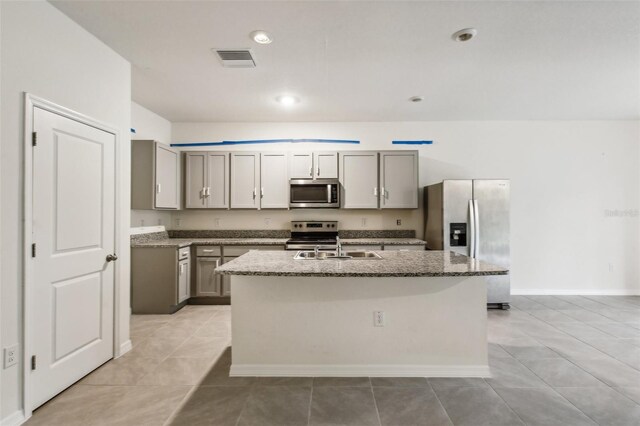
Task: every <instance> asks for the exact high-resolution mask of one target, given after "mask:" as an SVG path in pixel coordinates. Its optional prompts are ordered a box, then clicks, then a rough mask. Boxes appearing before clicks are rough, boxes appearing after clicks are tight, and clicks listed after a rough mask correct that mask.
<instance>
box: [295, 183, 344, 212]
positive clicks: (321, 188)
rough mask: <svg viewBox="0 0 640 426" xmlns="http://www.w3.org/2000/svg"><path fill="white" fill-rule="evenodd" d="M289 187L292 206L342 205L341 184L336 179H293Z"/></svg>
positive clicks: (330, 206)
mask: <svg viewBox="0 0 640 426" xmlns="http://www.w3.org/2000/svg"><path fill="white" fill-rule="evenodd" d="M289 188H290V198H289V199H290V202H289V207H291V208H338V207H340V185H339V184H338V181H337V180H335V179H317V180H304V179H292V180H291V181H290V183H289Z"/></svg>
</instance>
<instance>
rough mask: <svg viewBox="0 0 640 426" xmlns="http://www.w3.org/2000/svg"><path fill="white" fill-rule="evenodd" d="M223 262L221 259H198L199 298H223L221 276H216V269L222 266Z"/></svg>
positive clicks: (197, 290)
mask: <svg viewBox="0 0 640 426" xmlns="http://www.w3.org/2000/svg"><path fill="white" fill-rule="evenodd" d="M221 260H222V259H221V258H219V257H198V259H197V260H196V268H197V271H196V295H197V296H209V297H220V296H222V286H221V279H220V275H218V274H216V268H217V267H218V266H220V262H221Z"/></svg>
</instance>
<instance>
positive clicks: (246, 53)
mask: <svg viewBox="0 0 640 426" xmlns="http://www.w3.org/2000/svg"><path fill="white" fill-rule="evenodd" d="M213 51H215V52H216V54H217V55H218V58H219V59H220V62H221V63H222V66H223V67H226V68H255V67H256V61H255V58H254V57H253V55H252V53H251V50H250V49H213Z"/></svg>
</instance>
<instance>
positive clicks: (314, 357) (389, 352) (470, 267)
mask: <svg viewBox="0 0 640 426" xmlns="http://www.w3.org/2000/svg"><path fill="white" fill-rule="evenodd" d="M376 253H377V254H378V255H379V256H380V257H381V259H349V260H338V259H330V260H294V259H293V257H294V254H295V253H293V252H265V251H252V252H249V253H247V254H245V255H243V256H241V257H239V258H237V259H235V260H233V261H231V262H229V263H227V264H225V265H222V266H221V267H219V268H218V269H217V272H218V273H220V274H226V275H231V282H232V286H231V287H232V293H231V298H232V336H233V337H232V339H233V350H232V365H231V370H230V374H231V375H232V376H420V377H488V376H489V367H488V355H487V323H486V321H487V312H486V303H487V300H486V291H487V290H486V283H485V281H484V277H485V276H489V275H504V274H507V273H508V271H507V270H505V269H503V268H500V267H497V266H493V265H489V264H486V263H483V262H479V261H477V260H475V259H471V258H469V257H467V256H464V255H459V254H456V253H453V252H444V251H394V252H389V251H379V252H376Z"/></svg>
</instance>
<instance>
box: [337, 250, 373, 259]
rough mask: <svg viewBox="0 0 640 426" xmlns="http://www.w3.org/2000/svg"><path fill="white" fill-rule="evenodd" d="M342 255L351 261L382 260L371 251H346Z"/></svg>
mask: <svg viewBox="0 0 640 426" xmlns="http://www.w3.org/2000/svg"><path fill="white" fill-rule="evenodd" d="M344 254H345V256H349V257H351V258H352V259H382V256H380V255H379V254H378V253H375V252H373V251H347V252H345V253H344Z"/></svg>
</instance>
